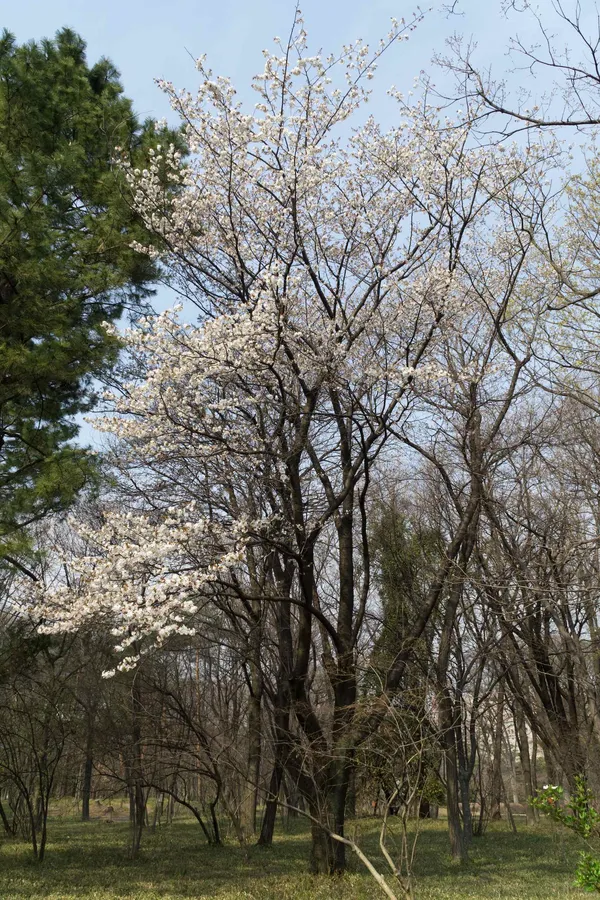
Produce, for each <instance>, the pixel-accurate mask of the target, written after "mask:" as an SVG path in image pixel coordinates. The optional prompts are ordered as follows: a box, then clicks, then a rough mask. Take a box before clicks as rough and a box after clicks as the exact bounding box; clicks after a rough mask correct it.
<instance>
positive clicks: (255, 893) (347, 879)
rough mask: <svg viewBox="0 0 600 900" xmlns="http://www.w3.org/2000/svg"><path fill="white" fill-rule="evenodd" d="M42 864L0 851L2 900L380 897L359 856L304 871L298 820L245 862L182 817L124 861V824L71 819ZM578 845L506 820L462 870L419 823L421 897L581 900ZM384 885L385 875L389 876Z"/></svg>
mask: <svg viewBox="0 0 600 900" xmlns="http://www.w3.org/2000/svg"><path fill="white" fill-rule="evenodd" d="M356 828H357V833H358V835H360V841H359V842H360V844H361V846H362V847H363V848H364V849H365V850H367V851H369V853H370V854H371V855H372V858H373V859H374V861H376V862H377V864H378V865H381V871H383V866H382V864H381V863H380V860H379V858H378V856H377V853H376V848H377V835H376V828H375V825H374V823H373V822H372V821H370V820H359V821H358V822H357V824H356ZM49 834H50V838H49V842H48V848H47V857H46V860H45V861H44V862H43V863H42V864H41V865H40V864H38V863H36V862H35V861H34V860H33V859H32V857H31V851H30V849H29V848H28V846H27V845H26V844H23V843H19V842H12V841H4V842H3V843H2V844H1V845H0V900H39V898H47V900H118V898H129V900H141V898H144V900H158V898H160V900H184V898H194V900H205V898H209V897H215V898H220V900H309V898H310V900H377V898H379V897H380V896H383V894H381V892H380V891H379V888H378V887H377V886H376V885H375V883H374V881H373V879H372V878H371V876H370V875H369V874H368V873H366V872H365V871H364V869H363V868H362V866H361V864H360V863H359V862H358V860H355V859H352V860H351V862H350V865H351V871H350V872H349V873H348V874H347V875H345V876H344V877H343V878H336V879H330V878H326V877H314V876H311V875H308V874H307V872H306V864H307V856H308V848H309V841H308V834H307V830H306V828H305V826H304V825H303V824H302V823H298V825H297V826H296V828H295V830H294V831H293V832H292V833H288V834H282V833H279V834H277V835H276V843H275V845H274V846H273V848H269V849H265V848H259V847H251V848H250V849H249V853H248V855H247V857H245V856H244V853H243V851H242V850H241V849H240V848H239V847H238V846H236V845H235V843H233V841H231V840H230V841H229V842H228V843H226V845H225V846H223V847H219V848H211V847H207V846H206V845H205V843H204V842H203V840H202V835H201V833H200V829H199V827H198V826H197V825H196V824H195V823H194V822H192V821H186V820H183V819H182V820H180V821H176V822H175V823H174V824H173V825H171V826H168V827H162V828H160V829H158V830H157V832H156V833H155V834H152V833H150V832H148V833H147V834H145V835H144V844H143V849H142V852H141V855H140V857H139V859H137V860H135V861H133V862H132V861H130V860H128V859H127V856H126V850H125V845H126V841H127V825H126V824H125V823H121V822H118V823H115V824H107V823H106V822H102V821H99V820H95V821H92V822H90V823H88V824H86V825H83V824H82V823H80V822H78V821H77V820H76V819H75V818H74V817H69V816H63V817H55V818H54V819H53V820H52V821H51V822H50V828H49ZM576 862H577V844H576V842H575V841H574V840H572V839H571V837H570V835H569V834H568V833H565V832H563V831H561V830H558V829H555V828H554V827H551V826H549V825H548V824H544V825H542V826H540V827H538V828H536V829H532V828H531V829H527V828H526V827H525V826H523V827H522V828H521V829H520V831H519V833H518V834H517V835H513V834H511V832H510V831H509V830H508V829H507V826H506V825H505V824H503V823H500V824H498V825H495V826H494V827H493V828H490V830H489V831H488V833H487V834H486V835H485V837H483V838H479V839H477V840H475V841H474V844H473V852H472V862H471V863H470V864H469V865H468V866H467V867H466V868H464V869H460V868H458V867H457V866H456V865H454V864H453V863H452V862H451V860H450V858H449V856H448V839H447V835H446V830H445V823H444V822H430V823H426V824H425V826H424V828H423V831H422V834H421V836H420V838H419V845H418V850H417V865H416V876H417V897H418V898H419V900H450V898H451V900H462V898H472V900H475V898H476V900H489V898H502V900H551V898H559V897H560V898H569V897H572V898H574V897H579V898H581V900H583V898H584V897H585V896H586V895H585V894H584V893H583V892H582V891H581V890H579V889H577V888H575V887H573V886H572V882H573V872H574V868H575V865H576ZM390 880H391V879H390Z"/></svg>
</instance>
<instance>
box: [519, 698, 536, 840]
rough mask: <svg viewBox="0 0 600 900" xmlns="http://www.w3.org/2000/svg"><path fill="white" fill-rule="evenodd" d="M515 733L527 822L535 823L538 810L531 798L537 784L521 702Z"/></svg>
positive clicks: (529, 823)
mask: <svg viewBox="0 0 600 900" xmlns="http://www.w3.org/2000/svg"><path fill="white" fill-rule="evenodd" d="M515 734H516V736H517V744H518V746H519V759H520V760H521V771H522V773H523V789H524V791H525V803H526V812H527V824H528V825H533V824H534V822H535V821H536V819H537V815H536V814H537V810H536V809H535V807H533V806H532V805H531V798H532V797H533V796H534V794H535V791H536V786H535V783H534V780H533V770H532V765H531V754H530V752H529V735H528V733H527V726H526V724H525V716H524V715H523V710H522V709H521V708H520V706H519V704H518V703H516V704H515Z"/></svg>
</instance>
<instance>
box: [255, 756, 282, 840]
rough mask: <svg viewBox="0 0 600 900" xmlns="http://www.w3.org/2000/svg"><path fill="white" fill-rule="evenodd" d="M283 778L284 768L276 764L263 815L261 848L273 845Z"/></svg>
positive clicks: (278, 763) (260, 837) (260, 838)
mask: <svg viewBox="0 0 600 900" xmlns="http://www.w3.org/2000/svg"><path fill="white" fill-rule="evenodd" d="M282 777H283V766H282V765H281V763H280V762H276V763H275V765H274V766H273V771H272V772H271V780H270V782H269V793H268V796H267V799H266V802H265V812H264V815H263V821H262V827H261V829H260V836H259V838H258V844H259V845H260V846H261V847H270V846H271V845H272V843H273V834H274V831H275V821H276V819H277V805H278V802H279V791H280V788H281V779H282Z"/></svg>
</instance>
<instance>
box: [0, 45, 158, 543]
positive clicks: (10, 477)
mask: <svg viewBox="0 0 600 900" xmlns="http://www.w3.org/2000/svg"><path fill="white" fill-rule="evenodd" d="M172 139H173V136H172V135H171V134H170V133H163V134H160V135H157V134H156V132H155V130H154V126H153V125H152V124H151V123H146V124H144V125H141V124H140V123H139V122H138V120H137V119H136V117H135V114H134V112H133V110H132V106H131V101H130V100H128V99H127V98H126V97H124V96H123V93H122V87H121V84H120V82H119V78H118V73H117V72H116V70H115V69H114V67H113V66H112V64H111V63H110V62H108V61H107V60H101V61H100V62H98V63H97V64H96V65H94V66H93V67H91V68H90V67H88V65H87V62H86V56H85V43H84V41H83V40H82V39H81V38H80V37H79V36H78V35H76V34H74V33H73V32H72V31H69V30H67V29H65V30H63V31H60V32H59V33H58V34H57V36H56V39H55V40H44V41H42V42H40V43H39V44H35V43H31V44H27V45H24V46H20V47H19V46H17V45H16V43H15V40H14V38H13V37H12V36H11V35H10V34H8V33H6V32H5V33H4V35H3V36H2V38H1V39H0V373H1V380H0V554H2V555H4V556H6V555H9V554H11V553H12V554H15V553H18V552H20V551H21V550H23V549H24V547H25V546H26V537H25V534H26V531H25V526H26V525H27V524H28V523H31V522H34V521H37V520H39V519H40V518H41V517H43V516H44V515H46V514H47V513H48V512H52V511H56V510H60V509H63V508H64V507H65V505H67V504H69V503H70V502H71V501H72V499H73V497H74V496H75V494H76V493H77V491H78V490H79V489H80V488H81V487H82V486H83V485H84V484H86V483H87V482H89V480H90V478H91V476H92V471H93V466H92V465H91V464H90V457H89V456H88V455H87V454H86V453H85V452H84V451H83V450H82V449H80V448H77V447H74V446H72V444H71V441H72V439H73V438H74V437H75V435H76V434H77V426H76V424H74V421H73V417H74V416H75V415H76V414H78V413H80V412H82V411H85V410H86V409H88V408H89V407H90V404H91V403H92V402H93V394H92V391H91V383H92V380H93V379H94V378H97V377H102V376H103V375H104V374H105V373H106V372H107V371H108V369H109V367H110V366H111V365H112V364H113V363H114V361H115V359H116V355H117V352H118V342H117V341H116V340H115V338H114V337H112V336H110V335H109V334H107V332H106V331H105V330H104V329H103V327H102V323H103V322H105V321H115V320H117V319H119V318H120V317H121V316H122V314H123V313H124V311H125V310H129V311H132V312H136V311H139V310H140V309H141V308H142V307H143V305H144V300H145V298H147V297H148V296H149V293H150V290H149V285H150V284H151V283H152V281H154V280H156V277H157V271H156V267H155V265H154V264H153V263H152V261H151V260H150V259H149V258H148V257H146V256H145V255H142V254H139V253H137V252H134V251H133V250H132V249H131V247H130V244H131V242H132V241H134V240H141V241H144V239H145V236H144V231H143V228H142V226H141V224H140V223H139V222H137V221H136V218H135V216H134V214H133V212H132V211H131V209H130V206H129V203H128V197H127V190H126V185H125V180H124V178H123V177H122V175H121V174H120V173H119V171H118V170H116V169H115V167H114V165H113V162H112V158H113V155H114V149H115V146H117V145H119V146H121V147H122V148H123V150H124V152H125V153H127V154H129V156H130V158H132V160H133V161H134V162H137V161H138V160H140V161H141V160H142V159H143V158H144V157H145V149H146V148H147V147H149V146H151V145H152V144H154V143H155V142H157V141H159V140H163V141H166V142H168V141H169V140H172Z"/></svg>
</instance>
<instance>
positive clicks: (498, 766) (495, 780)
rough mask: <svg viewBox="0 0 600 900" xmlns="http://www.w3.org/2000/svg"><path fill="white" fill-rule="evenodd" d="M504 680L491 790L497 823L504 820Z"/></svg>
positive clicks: (498, 703) (492, 816)
mask: <svg viewBox="0 0 600 900" xmlns="http://www.w3.org/2000/svg"><path fill="white" fill-rule="evenodd" d="M504 697H505V691H504V680H501V681H500V683H499V685H498V697H497V700H496V721H495V725H494V742H493V750H492V752H493V757H492V779H491V781H492V784H491V790H490V795H491V796H490V819H491V820H492V822H496V821H498V820H499V819H501V818H502V737H503V733H504Z"/></svg>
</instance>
